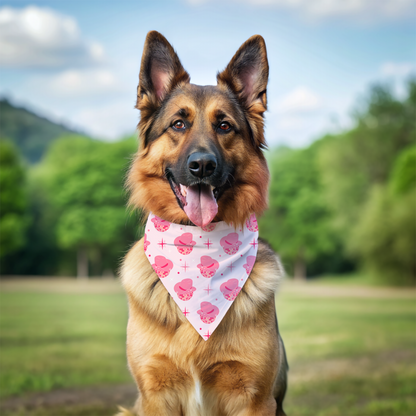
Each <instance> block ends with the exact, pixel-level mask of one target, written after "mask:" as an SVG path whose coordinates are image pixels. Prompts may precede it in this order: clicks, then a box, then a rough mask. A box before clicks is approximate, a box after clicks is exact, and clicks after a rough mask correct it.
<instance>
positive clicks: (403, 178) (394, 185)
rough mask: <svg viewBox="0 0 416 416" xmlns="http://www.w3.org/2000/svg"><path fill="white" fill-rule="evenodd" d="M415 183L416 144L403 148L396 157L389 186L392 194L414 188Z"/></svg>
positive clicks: (402, 192)
mask: <svg viewBox="0 0 416 416" xmlns="http://www.w3.org/2000/svg"><path fill="white" fill-rule="evenodd" d="M415 184H416V146H410V147H409V148H407V149H405V150H403V151H402V152H401V153H400V154H399V156H398V157H397V160H396V163H395V165H394V166H393V172H392V174H391V178H390V187H391V190H392V192H393V193H394V194H396V195H402V194H404V193H406V192H409V191H411V190H412V189H413V190H415Z"/></svg>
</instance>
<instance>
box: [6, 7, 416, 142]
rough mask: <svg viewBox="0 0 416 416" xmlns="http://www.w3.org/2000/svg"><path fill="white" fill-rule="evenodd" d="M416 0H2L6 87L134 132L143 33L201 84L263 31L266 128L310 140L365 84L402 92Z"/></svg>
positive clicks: (289, 138) (36, 105) (101, 129)
mask: <svg viewBox="0 0 416 416" xmlns="http://www.w3.org/2000/svg"><path fill="white" fill-rule="evenodd" d="M415 23H416V1H415V0H389V1H387V0H386V1H384V2H381V1H379V0H344V1H343V2H340V1H336V0H315V1H313V2H311V1H310V0H240V1H236V0H218V1H217V0H211V1H208V0H207V1H205V0H171V1H153V2H149V1H137V0H136V1H125V0H119V1H117V2H115V1H111V2H110V1H102V0H101V1H94V0H89V1H76V0H72V1H65V0H55V1H51V0H49V1H32V2H27V1H19V0H15V1H10V2H5V1H3V2H2V3H1V6H0V94H1V95H6V96H8V97H9V98H11V99H12V100H13V101H14V102H16V103H18V104H23V105H26V106H29V107H31V108H33V109H36V110H37V111H38V112H40V113H41V114H45V115H47V116H50V117H52V118H54V119H55V120H63V121H65V122H66V123H67V124H69V125H72V126H74V127H78V128H80V129H82V130H84V131H86V132H88V133H89V134H91V135H94V136H95V137H98V138H103V139H105V140H114V139H116V138H119V137H120V136H122V135H125V134H130V133H132V132H133V131H134V129H135V126H136V124H137V121H138V117H139V115H138V112H137V110H135V109H134V108H133V107H134V102H135V94H136V87H137V83H138V72H139V67H140V59H141V53H142V48H143V43H144V39H145V36H146V33H147V32H148V31H149V30H158V31H160V32H161V33H162V34H164V35H165V36H166V37H167V39H168V40H169V41H170V42H171V43H172V45H173V46H174V48H175V49H176V50H177V52H178V55H179V57H180V59H181V61H182V63H183V65H184V67H185V69H186V70H187V71H188V72H189V73H190V75H191V81H192V82H194V83H196V84H203V85H204V84H215V82H216V79H215V75H216V72H217V71H218V70H221V69H223V68H224V67H225V66H226V65H227V63H228V61H229V60H230V59H231V58H232V56H233V54H234V53H235V51H236V50H237V49H238V47H239V46H240V45H241V44H242V43H243V42H244V41H245V40H246V39H247V38H249V37H250V36H252V35H253V34H260V35H262V36H263V37H264V39H265V41H266V45H267V49H268V56H269V64H270V83H269V88H268V99H269V111H268V113H267V115H266V135H267V139H268V142H269V144H270V145H271V146H276V145H279V144H287V145H291V146H304V145H307V144H309V143H310V142H311V141H312V140H313V139H315V138H317V137H319V136H320V135H321V134H323V133H326V132H328V131H333V130H336V129H339V128H343V127H346V126H348V125H349V122H350V121H349V117H348V114H349V112H350V110H351V108H352V107H353V106H354V104H355V103H356V102H357V99H358V97H360V96H363V95H364V94H365V92H366V91H367V89H368V86H369V84H371V83H374V82H380V81H382V82H390V83H392V84H393V85H394V87H395V88H396V90H397V91H398V92H400V89H401V88H402V86H403V81H404V80H405V79H406V77H408V76H409V74H411V73H414V72H415V70H416V24H415Z"/></svg>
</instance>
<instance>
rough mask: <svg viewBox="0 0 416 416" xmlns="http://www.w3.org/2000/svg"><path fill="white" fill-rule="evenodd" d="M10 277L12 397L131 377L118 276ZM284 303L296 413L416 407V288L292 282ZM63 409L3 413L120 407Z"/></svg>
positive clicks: (0, 302)
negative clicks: (108, 278)
mask: <svg viewBox="0 0 416 416" xmlns="http://www.w3.org/2000/svg"><path fill="white" fill-rule="evenodd" d="M0 287H1V291H2V292H1V297H0V313H1V314H0V317H1V318H0V319H1V320H0V331H1V332H0V335H1V353H0V364H1V372H0V395H1V396H2V397H3V398H4V399H7V398H8V399H7V400H9V401H10V400H11V399H10V396H16V395H21V396H22V397H23V398H24V397H26V396H27V394H28V393H30V392H39V391H48V390H54V389H62V388H68V387H82V388H84V389H93V388H95V387H91V386H96V385H101V386H102V385H105V384H121V383H126V382H127V383H128V382H129V381H130V380H131V379H130V376H129V374H128V371H127V368H126V358H125V326H126V322H127V305H126V298H125V295H124V294H123V292H122V290H121V289H120V287H119V285H118V283H117V282H115V281H101V282H100V281H91V282H88V283H84V284H83V283H80V282H75V281H67V280H59V281H58V280H56V281H52V280H51V281H33V282H29V283H28V282H24V281H21V282H10V281H5V282H1V283H0ZM277 309H278V318H279V326H280V331H281V333H282V336H283V338H284V341H285V344H286V350H287V355H288V359H289V365H290V371H289V390H288V395H287V398H286V400H285V409H286V412H287V414H288V415H289V416H302V415H311V416H338V415H340V416H344V415H345V416H346V415H357V416H367V415H368V416H371V415H373V416H383V415H386V416H400V415H401V416H413V415H415V414H416V319H415V318H416V296H415V291H414V290H413V289H386V288H379V287H359V286H351V285H340V284H336V285H333V284H329V283H327V282H324V283H322V282H314V283H310V284H303V285H298V284H293V283H291V282H284V283H283V284H282V290H281V292H280V293H279V294H278V296H277ZM87 386H90V387H87ZM58 391H59V390H58ZM53 394H54V393H53ZM93 394H94V393H93V390H92V392H91V394H90V393H88V395H93ZM7 400H6V401H7ZM118 403H119V404H120V402H118ZM115 404H117V403H115ZM121 404H123V402H121ZM97 406H98V407H97ZM100 406H101V407H100ZM57 409H58V408H57V407H56V406H55V407H53V406H52V407H38V408H36V407H34V408H32V409H31V410H30V411H29V410H27V409H26V410H25V409H23V410H22V409H17V408H16V409H15V410H8V411H6V412H4V413H3V412H2V413H1V414H2V415H10V416H12V415H13V416H18V415H25V416H57V415H60V416H61V415H62V416H64V415H78V416H81V415H84V416H93V415H100V416H104V415H111V414H112V413H113V411H114V407H113V406H108V405H107V407H105V406H104V405H97V404H96V403H92V402H91V403H89V402H85V403H82V400H80V403H78V404H77V405H72V406H71V405H61V408H60V409H59V410H57Z"/></svg>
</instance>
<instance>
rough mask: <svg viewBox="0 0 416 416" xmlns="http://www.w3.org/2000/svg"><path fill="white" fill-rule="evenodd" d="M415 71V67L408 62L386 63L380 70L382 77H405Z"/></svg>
mask: <svg viewBox="0 0 416 416" xmlns="http://www.w3.org/2000/svg"><path fill="white" fill-rule="evenodd" d="M415 71H416V65H415V64H412V63H410V62H386V63H384V64H383V65H382V66H381V68H380V72H381V74H382V75H384V76H387V77H399V78H402V77H406V76H408V75H410V74H411V73H412V72H415Z"/></svg>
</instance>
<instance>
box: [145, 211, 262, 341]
mask: <svg viewBox="0 0 416 416" xmlns="http://www.w3.org/2000/svg"><path fill="white" fill-rule="evenodd" d="M258 236H259V233H258V226H257V220H256V217H255V215H254V214H252V215H251V216H250V219H249V220H247V221H246V224H245V226H244V227H237V228H234V226H233V225H228V224H226V223H225V222H217V223H211V224H209V225H207V226H206V227H202V228H200V227H196V226H190V225H186V226H185V225H180V224H174V223H171V222H169V221H165V220H163V219H161V218H159V217H157V216H155V215H153V214H150V215H149V218H148V220H147V223H146V228H145V234H144V251H145V254H146V257H147V259H148V260H149V262H150V264H151V265H152V267H153V269H154V271H155V272H156V274H157V275H158V276H159V278H160V280H161V282H162V283H163V285H164V286H165V288H166V289H167V290H168V292H169V293H170V295H171V296H172V298H173V300H174V301H175V302H176V304H177V305H178V306H179V308H180V309H181V311H182V313H183V314H184V315H185V316H186V318H187V319H188V321H189V322H190V323H191V324H192V326H193V327H194V328H195V329H196V331H197V332H198V333H199V334H200V335H201V337H202V338H203V339H204V340H205V341H206V340H208V339H209V337H210V336H211V335H212V333H213V332H214V330H215V328H217V326H218V325H219V324H220V322H221V320H222V319H223V318H224V316H225V314H226V313H227V311H228V309H229V308H230V306H231V305H232V303H233V302H234V300H235V298H236V297H237V295H238V294H239V293H240V290H241V289H242V287H243V286H244V283H245V282H246V280H247V279H248V277H249V276H250V273H251V270H252V269H253V266H254V262H255V261H256V255H257V248H258Z"/></svg>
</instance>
